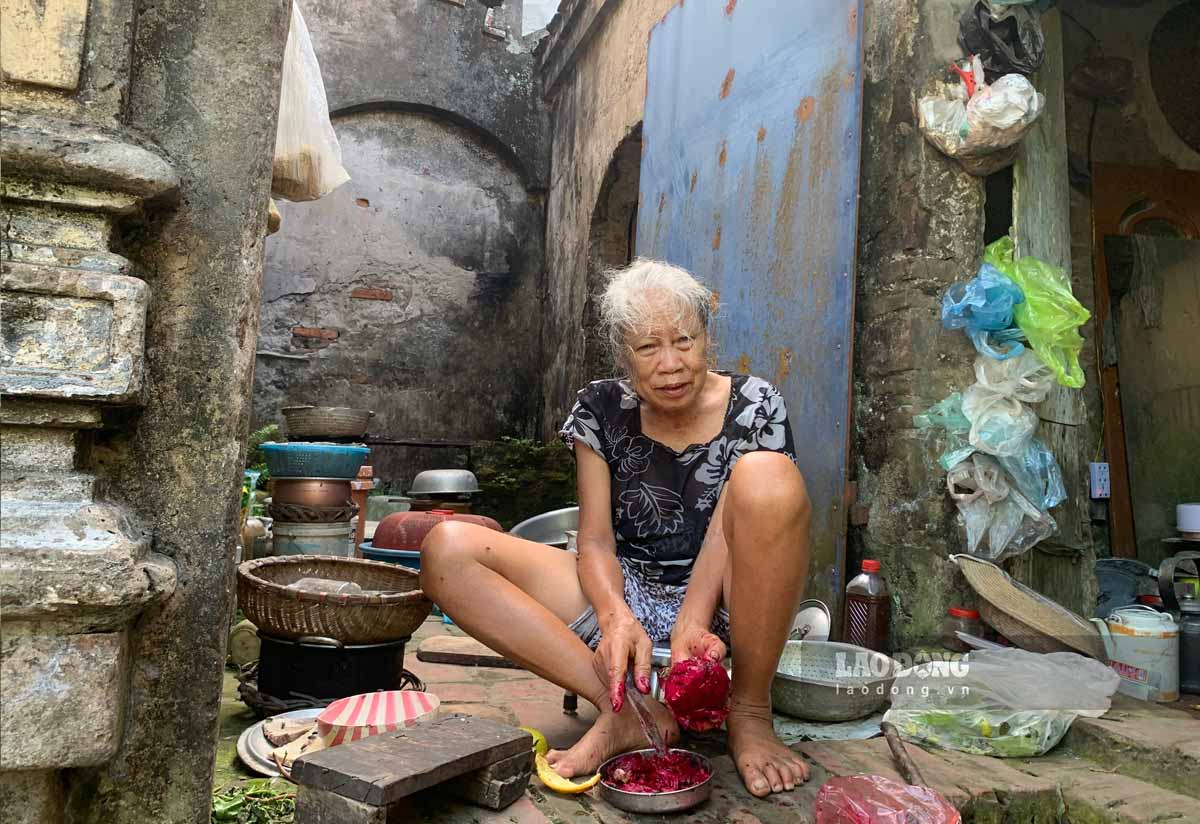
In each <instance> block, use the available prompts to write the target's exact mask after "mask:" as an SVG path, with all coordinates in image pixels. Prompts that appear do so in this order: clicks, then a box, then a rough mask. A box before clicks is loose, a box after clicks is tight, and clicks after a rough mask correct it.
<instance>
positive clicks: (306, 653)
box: [258, 631, 408, 700]
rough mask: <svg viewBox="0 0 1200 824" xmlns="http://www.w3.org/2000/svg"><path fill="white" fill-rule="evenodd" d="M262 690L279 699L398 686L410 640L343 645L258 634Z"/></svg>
mask: <svg viewBox="0 0 1200 824" xmlns="http://www.w3.org/2000/svg"><path fill="white" fill-rule="evenodd" d="M258 637H259V640H260V641H261V643H262V648H261V651H260V654H259V659H258V690H259V692H265V693H267V694H268V695H271V696H274V697H276V698H283V699H289V698H292V697H293V696H300V695H303V696H311V697H313V698H317V699H320V700H329V699H335V698H342V697H344V696H347V695H358V694H360V693H365V692H375V691H376V690H392V689H397V688H398V687H399V686H400V684H401V683H402V682H403V679H404V645H405V644H406V643H408V639H407V638H401V639H400V640H398V641H388V642H386V643H382V644H343V643H342V642H341V641H337V640H335V639H333V638H325V637H321V636H306V637H304V638H301V639H299V640H296V641H292V640H289V639H286V638H275V637H273V636H270V635H267V634H265V633H263V632H261V631H260V632H259V633H258Z"/></svg>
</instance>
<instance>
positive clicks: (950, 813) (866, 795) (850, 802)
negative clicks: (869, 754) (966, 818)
mask: <svg viewBox="0 0 1200 824" xmlns="http://www.w3.org/2000/svg"><path fill="white" fill-rule="evenodd" d="M814 810H815V813H816V824H959V822H961V821H962V816H961V815H960V814H959V812H958V810H956V809H954V806H953V805H952V804H950V802H948V801H946V799H944V798H942V797H941V796H940V795H938V793H936V792H934V791H933V790H931V789H929V788H928V787H914V786H912V785H911V784H904V783H903V782H900V781H896V780H895V779H892V778H886V777H884V776H882V775H845V776H838V777H837V778H831V779H829V780H828V781H826V782H825V783H824V784H822V785H821V789H820V790H818V791H817V800H816V803H815V805H814Z"/></svg>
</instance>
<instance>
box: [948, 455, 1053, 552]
mask: <svg viewBox="0 0 1200 824" xmlns="http://www.w3.org/2000/svg"><path fill="white" fill-rule="evenodd" d="M946 487H947V489H948V490H949V492H950V497H951V498H952V499H953V500H954V502H955V504H956V505H957V506H958V511H959V514H960V515H962V519H963V525H964V526H965V527H966V531H967V552H968V554H970V555H974V556H975V557H978V558H986V559H987V560H989V561H1000V560H1003V559H1004V558H1010V557H1012V556H1014V555H1019V554H1021V553H1022V552H1025V551H1026V550H1028V549H1030V548H1032V547H1033V546H1034V545H1035V544H1037V543H1038V542H1039V541H1042V540H1045V539H1046V538H1049V537H1050V536H1051V535H1053V534H1054V533H1055V532H1056V531H1057V530H1058V524H1056V523H1055V521H1054V519H1053V518H1051V517H1050V516H1049V515H1048V514H1047V513H1045V512H1043V511H1042V510H1040V509H1039V508H1038V507H1037V506H1036V505H1034V504H1033V503H1032V502H1030V501H1029V499H1027V498H1026V497H1025V496H1024V495H1022V494H1021V492H1020V491H1019V490H1017V489H1016V488H1014V487H1013V486H1012V485H1011V484H1010V483H1009V481H1008V478H1007V476H1006V475H1005V473H1004V471H1003V469H1002V468H1001V466H1000V464H999V463H998V462H997V461H996V460H995V459H994V458H992V457H990V456H988V455H981V454H978V453H976V454H975V455H972V456H971V459H970V460H967V461H963V462H962V463H960V464H959V465H958V466H956V467H954V468H953V469H951V470H950V472H949V473H948V474H947V475H946ZM985 535H986V536H987V545H986V547H985V546H984V543H983V538H984V536H985Z"/></svg>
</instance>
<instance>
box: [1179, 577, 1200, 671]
mask: <svg viewBox="0 0 1200 824" xmlns="http://www.w3.org/2000/svg"><path fill="white" fill-rule="evenodd" d="M1179 612H1180V616H1179V690H1180V692H1186V693H1190V694H1192V695H1196V694H1200V601H1197V600H1196V599H1195V598H1181V599H1180V600H1179Z"/></svg>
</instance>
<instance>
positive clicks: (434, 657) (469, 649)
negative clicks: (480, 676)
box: [417, 635, 524, 669]
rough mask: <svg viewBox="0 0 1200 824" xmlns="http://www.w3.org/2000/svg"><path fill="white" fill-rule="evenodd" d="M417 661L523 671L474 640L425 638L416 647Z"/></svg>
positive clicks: (441, 637)
mask: <svg viewBox="0 0 1200 824" xmlns="http://www.w3.org/2000/svg"><path fill="white" fill-rule="evenodd" d="M417 660H418V661H424V662H425V663H427V664H458V665H460V666H464V667H503V668H505V669H524V667H522V666H521V665H520V664H517V663H514V662H512V661H510V660H508V659H507V658H505V657H504V656H503V655H501V654H500V653H498V652H496V651H495V650H494V649H492V648H490V647H486V646H484V645H483V644H481V643H479V642H478V641H476V640H475V639H474V638H464V637H460V636H457V635H438V636H435V637H433V638H426V639H425V640H424V641H422V642H421V645H420V646H419V647H417Z"/></svg>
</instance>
